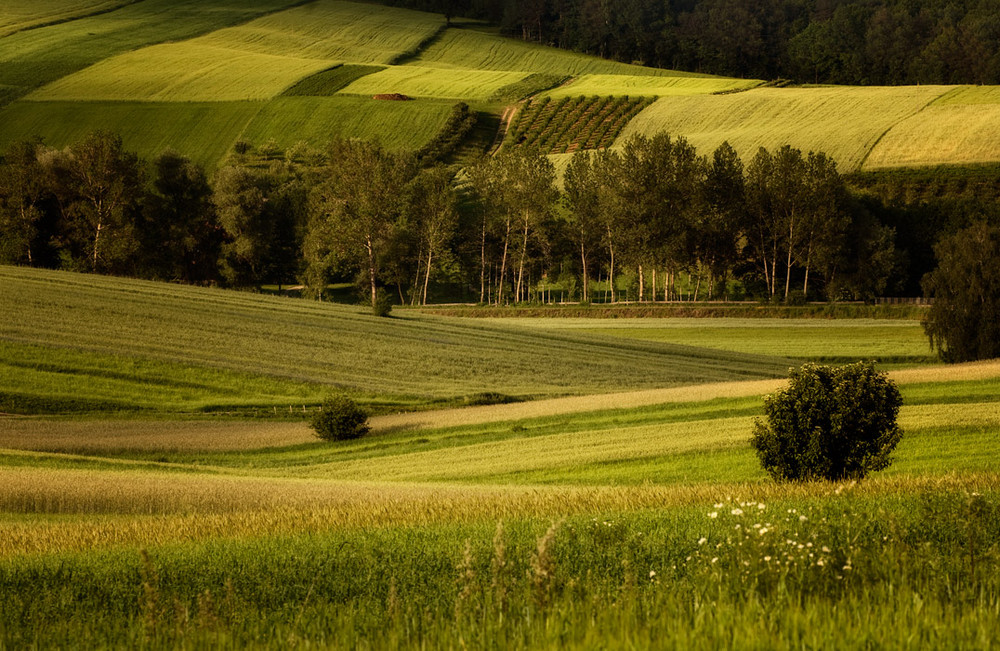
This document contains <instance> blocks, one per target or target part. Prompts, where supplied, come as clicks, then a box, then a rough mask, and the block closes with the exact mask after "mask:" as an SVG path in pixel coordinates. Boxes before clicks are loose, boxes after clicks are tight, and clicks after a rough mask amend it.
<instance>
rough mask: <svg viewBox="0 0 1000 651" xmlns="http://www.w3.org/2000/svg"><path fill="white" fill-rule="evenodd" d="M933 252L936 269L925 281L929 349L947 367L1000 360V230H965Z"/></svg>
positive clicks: (982, 225)
mask: <svg viewBox="0 0 1000 651" xmlns="http://www.w3.org/2000/svg"><path fill="white" fill-rule="evenodd" d="M934 251H935V253H936V254H937V258H938V266H937V268H936V269H935V270H934V271H932V272H931V273H930V274H928V275H927V277H926V278H925V279H924V291H925V292H926V294H927V295H928V296H929V297H930V298H932V299H934V302H933V303H932V304H931V308H930V311H929V312H928V313H927V317H926V319H925V320H924V331H925V332H926V333H927V336H928V337H930V340H931V345H932V346H934V347H936V348H937V350H938V353H939V354H940V356H941V359H943V360H944V361H946V362H967V361H973V360H977V359H991V358H994V357H1000V227H998V226H991V225H988V224H986V223H979V224H976V225H974V226H970V227H969V228H966V229H964V230H961V231H959V232H957V233H955V234H954V235H951V236H949V237H946V238H945V239H943V240H942V241H941V242H939V243H938V245H937V246H935V247H934Z"/></svg>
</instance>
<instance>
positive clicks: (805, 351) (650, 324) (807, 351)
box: [503, 317, 937, 365]
mask: <svg viewBox="0 0 1000 651" xmlns="http://www.w3.org/2000/svg"><path fill="white" fill-rule="evenodd" d="M503 321H505V322H509V323H513V324H516V325H520V326H524V327H539V328H544V329H545V330H546V331H552V330H556V331H560V332H579V333H588V334H600V335H606V336H610V337H616V338H625V339H636V340H642V341H660V342H664V343H674V344H684V345H688V346H699V347H705V348H714V349H718V350H730V351H733V352H743V353H754V354H758V355H778V356H784V357H789V358H793V359H800V360H810V361H824V362H829V363H848V362H852V361H857V360H859V359H872V360H876V361H878V362H880V363H882V364H888V365H898V364H929V363H933V362H935V361H936V360H937V356H936V354H935V353H934V351H933V350H932V349H931V347H930V344H929V342H928V340H927V336H926V335H925V334H924V330H923V328H922V327H921V325H920V322H919V321H916V320H900V319H892V320H889V319H884V320H877V319H835V320H827V319H769V318H754V319H745V318H744V319H739V318H724V319H698V318H677V317H672V318H669V319H658V318H637V319H614V320H611V319H586V318H575V319H551V320H549V319H545V320H539V319H530V318H514V319H504V320H503Z"/></svg>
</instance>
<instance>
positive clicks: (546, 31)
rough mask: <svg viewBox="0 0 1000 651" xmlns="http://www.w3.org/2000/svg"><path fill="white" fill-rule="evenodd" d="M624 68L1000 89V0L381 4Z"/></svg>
mask: <svg viewBox="0 0 1000 651" xmlns="http://www.w3.org/2000/svg"><path fill="white" fill-rule="evenodd" d="M388 2H389V4H396V5H402V6H409V7H413V8H416V9H422V10H426V11H437V12H442V13H445V14H446V15H448V16H457V15H466V16H470V17H476V18H483V19H486V20H489V21H491V22H493V23H494V24H496V25H499V26H500V27H501V30H502V31H503V32H504V33H505V34H508V35H510V36H514V37H518V38H523V39H525V40H530V41H534V42H538V43H544V44H549V45H554V46H557V47H561V48H565V49H570V50H576V51H580V52H587V53H590V54H595V55H598V56H602V57H607V58H613V59H617V60H619V61H624V62H635V63H642V64H645V65H649V66H656V67H661V68H674V69H681V70H688V71H695V72H705V73H712V74H719V75H727V76H735V77H750V78H758V79H777V78H783V79H791V80H795V81H798V82H802V83H807V82H808V83H838V84H856V85H878V84H930V83H935V84H996V83H1000V29H998V28H997V26H996V17H997V16H998V15H1000V1H998V0H921V1H919V2H918V1H915V0H761V1H758V2H745V1H744V0H619V1H617V2H606V1H604V0H520V1H518V2H512V1H511V0H388Z"/></svg>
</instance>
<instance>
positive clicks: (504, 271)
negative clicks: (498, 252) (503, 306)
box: [496, 217, 510, 305]
mask: <svg viewBox="0 0 1000 651" xmlns="http://www.w3.org/2000/svg"><path fill="white" fill-rule="evenodd" d="M509 245H510V217H508V218H507V233H506V235H504V238H503V256H502V257H501V258H500V276H499V277H498V278H497V301H496V304H497V305H500V301H502V300H503V277H504V276H505V275H506V274H507V247H508V246H509Z"/></svg>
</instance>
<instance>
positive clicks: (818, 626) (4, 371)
mask: <svg viewBox="0 0 1000 651" xmlns="http://www.w3.org/2000/svg"><path fill="white" fill-rule="evenodd" d="M0 283H2V284H3V286H4V287H5V291H4V293H3V294H2V295H0V308H2V311H3V313H4V314H5V315H8V317H7V318H5V319H4V320H3V321H2V322H0V382H2V384H0V399H2V405H0V412H7V413H5V414H3V415H0V612H2V613H3V615H2V616H0V622H2V626H0V645H3V646H5V647H19V648H20V647H32V646H36V647H59V646H81V645H82V646H88V647H100V646H118V647H120V646H140V647H147V648H150V647H151V648H177V647H178V646H184V647H192V646H213V645H218V644H223V643H224V644H227V645H235V646H267V647H271V646H279V645H285V646H287V645H292V646H299V645H319V644H321V645H326V646H331V645H332V646H337V647H355V646H359V645H362V646H365V647H366V648H396V647H398V646H407V647H412V646H423V647H425V648H450V647H452V646H453V644H454V640H455V639H458V638H461V639H463V640H465V641H466V644H467V645H468V646H475V647H489V648H501V647H502V648H510V647H516V648H544V647H553V646H559V647H560V648H581V649H583V648H593V647H595V646H601V647H605V648H635V647H639V648H647V647H650V648H652V647H657V648H659V647H662V646H663V645H664V644H667V645H668V646H678V647H685V648H706V649H707V648H715V647H717V646H719V645H720V644H725V643H726V641H727V640H732V639H734V637H733V636H734V635H736V634H737V632H738V634H739V639H740V640H741V642H740V644H746V645H749V646H758V647H767V648H775V647H779V648H782V647H787V648H793V647H798V646H800V645H802V644H808V645H812V646H816V647H828V646H836V643H837V641H838V640H839V641H842V640H843V639H844V638H843V635H845V631H846V634H850V635H856V636H859V637H858V639H862V638H863V639H865V640H868V641H870V642H871V643H873V644H877V645H878V646H879V647H881V648H894V647H899V646H902V647H908V646H909V643H910V642H911V641H912V640H913V639H914V638H913V636H914V635H917V636H919V639H920V640H921V644H925V643H926V644H929V645H931V646H939V645H945V646H947V645H951V644H956V643H962V644H964V643H968V645H969V646H977V645H982V644H985V645H986V646H989V645H990V644H992V643H994V642H997V641H1000V640H997V639H996V635H997V631H996V628H995V612H996V607H997V605H998V604H1000V581H998V580H997V577H998V576H1000V573H998V572H997V563H998V559H1000V549H998V545H997V542H996V541H997V540H998V536H1000V476H998V475H997V474H996V471H995V467H996V440H997V436H998V435H1000V363H998V362H996V361H993V362H984V363H977V364H968V365H956V366H951V367H942V366H938V365H934V364H920V365H917V366H915V367H914V368H909V369H898V370H894V371H893V372H892V375H891V377H892V378H893V379H894V380H895V381H896V382H897V383H898V384H899V386H900V388H901V391H902V394H903V398H904V406H903V409H902V411H901V414H900V424H901V426H902V427H903V428H904V432H905V434H904V438H903V441H902V443H901V444H900V446H899V448H898V450H897V453H896V459H895V463H894V464H893V465H892V466H891V467H890V468H889V469H888V470H886V471H884V472H882V473H878V474H877V475H876V476H874V477H871V478H869V479H867V480H865V481H863V482H861V483H860V484H855V483H853V482H844V483H839V484H832V483H824V482H820V483H806V484H790V485H789V484H776V483H774V482H772V481H771V480H769V479H767V477H766V476H765V474H764V473H763V471H762V470H761V469H760V467H759V465H758V463H757V461H756V459H755V457H754V454H753V452H752V450H751V448H750V446H749V445H748V438H749V435H750V431H751V429H752V426H753V420H754V418H756V417H758V416H760V415H761V413H762V399H761V397H762V395H763V394H765V393H768V392H771V391H774V390H775V389H778V388H780V387H781V386H782V385H783V384H784V381H783V380H782V379H780V377H779V376H783V375H784V372H785V370H786V369H787V366H788V365H790V364H792V363H794V361H793V360H792V359H788V358H784V357H775V356H763V355H746V354H744V353H741V352H734V351H740V350H744V349H747V348H753V349H755V350H756V351H757V352H772V353H773V352H780V353H782V354H783V355H788V356H789V357H792V358H797V359H800V360H801V359H816V358H827V359H838V360H840V359H844V360H846V359H848V358H853V357H854V356H855V355H864V356H866V357H868V356H870V357H876V358H879V359H884V360H890V361H900V360H903V361H907V362H909V363H911V364H912V363H915V362H922V361H926V360H923V359H918V358H919V357H920V356H921V355H923V354H924V352H925V351H922V350H921V349H919V348H918V343H917V338H916V337H915V334H916V332H915V329H917V330H918V329H919V326H918V325H917V324H916V322H914V321H907V320H897V321H863V320H862V321H854V320H830V321H828V320H815V319H814V320H807V321H799V320H794V319H786V320H784V321H782V322H778V321H776V320H768V319H761V320H756V321H751V320H736V319H725V318H719V319H714V320H713V321H711V322H710V323H706V322H698V321H694V320H689V319H632V320H622V321H611V322H599V321H597V320H592V319H579V320H576V319H538V320H517V319H515V320H503V321H496V322H494V321H490V320H488V319H462V318H454V317H452V318H448V317H434V316H430V315H426V314H421V313H419V312H416V311H407V310H400V313H401V314H402V316H396V317H394V318H390V319H377V318H375V317H372V316H369V315H367V314H365V313H363V312H362V311H361V310H360V309H354V308H349V307H344V306H337V305H332V304H322V303H315V302H311V301H305V300H301V299H290V298H277V297H267V296H260V295H254V294H247V293H240V292H231V291H223V290H212V289H199V288H193V287H182V286H175V285H168V284H159V283H150V282H140V281H132V280H123V279H113V278H106V277H100V276H89V275H78V274H70V273H62V272H49V271H38V270H25V269H17V268H11V267H0ZM68 314H72V319H71V320H70V319H67V315H68ZM753 378H759V379H753ZM769 378H770V379H769ZM706 382H707V383H706ZM335 385H336V386H340V387H341V388H343V389H347V390H348V391H350V392H352V393H353V395H355V396H356V397H359V398H361V399H362V400H365V401H366V402H368V404H369V405H370V406H372V407H374V408H375V409H376V410H378V411H380V412H382V414H381V415H378V416H375V417H373V418H372V421H371V422H372V426H373V428H374V431H373V433H372V434H371V435H370V436H368V437H366V438H363V439H359V440H356V441H351V442H344V443H337V444H330V443H324V442H320V441H318V440H316V439H315V438H314V437H313V435H312V433H311V430H310V429H309V427H308V425H307V424H306V423H305V422H303V418H304V416H305V415H306V414H307V413H308V412H309V411H310V410H311V409H312V408H313V405H314V404H315V401H316V400H318V399H319V398H320V397H322V395H323V394H324V393H325V392H326V391H328V390H329V389H330V387H331V386H335ZM476 391H503V392H507V393H509V394H519V395H522V396H524V397H535V398H538V399H536V400H533V401H529V402H518V403H513V404H493V405H485V406H473V407H459V406H456V405H460V404H461V402H462V397H463V396H468V395H469V393H471V392H476ZM612 391H620V392H621V393H609V392H612ZM557 396H566V397H557ZM413 407H422V408H427V407H439V409H437V410H430V411H420V412H411V413H392V412H394V411H395V410H397V409H399V408H413ZM440 407H448V408H444V409H441V408H440ZM17 410H21V411H23V412H27V414H29V415H20V416H15V415H11V414H10V413H9V412H11V411H17ZM219 412H224V413H228V417H220V413H219ZM30 414H35V415H30ZM248 417H250V418H248ZM913 595H920V597H919V601H917V600H916V599H915V597H914V596H913ZM698 604H700V605H698ZM917 604H919V605H917ZM696 605H697V606H696ZM699 613H701V614H699ZM764 613H770V614H769V615H767V616H766V617H764V616H763V614H764ZM900 640H904V643H900Z"/></svg>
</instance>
